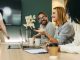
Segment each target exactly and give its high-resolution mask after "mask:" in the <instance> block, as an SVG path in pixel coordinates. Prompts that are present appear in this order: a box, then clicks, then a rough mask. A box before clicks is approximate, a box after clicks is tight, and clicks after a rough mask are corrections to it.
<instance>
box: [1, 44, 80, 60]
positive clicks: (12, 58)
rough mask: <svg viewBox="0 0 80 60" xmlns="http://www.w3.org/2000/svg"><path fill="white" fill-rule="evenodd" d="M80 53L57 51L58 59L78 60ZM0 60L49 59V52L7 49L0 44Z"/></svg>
mask: <svg viewBox="0 0 80 60" xmlns="http://www.w3.org/2000/svg"><path fill="white" fill-rule="evenodd" d="M79 59H80V54H70V53H59V59H58V60H79ZM0 60H49V54H30V53H27V52H25V51H24V50H22V49H7V45H6V44H2V45H0Z"/></svg>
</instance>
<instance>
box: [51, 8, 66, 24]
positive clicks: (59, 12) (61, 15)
mask: <svg viewBox="0 0 80 60" xmlns="http://www.w3.org/2000/svg"><path fill="white" fill-rule="evenodd" d="M52 19H53V21H54V22H55V23H56V24H57V25H63V24H64V23H65V22H66V21H67V19H66V11H65V9H64V8H63V7H55V8H53V13H52Z"/></svg>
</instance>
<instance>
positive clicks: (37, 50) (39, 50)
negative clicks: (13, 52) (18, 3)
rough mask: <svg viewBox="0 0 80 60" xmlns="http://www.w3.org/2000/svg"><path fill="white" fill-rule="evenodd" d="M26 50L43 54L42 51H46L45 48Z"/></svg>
mask: <svg viewBox="0 0 80 60" xmlns="http://www.w3.org/2000/svg"><path fill="white" fill-rule="evenodd" d="M25 51H26V52H29V53H34V54H44V53H47V50H45V49H28V50H25Z"/></svg>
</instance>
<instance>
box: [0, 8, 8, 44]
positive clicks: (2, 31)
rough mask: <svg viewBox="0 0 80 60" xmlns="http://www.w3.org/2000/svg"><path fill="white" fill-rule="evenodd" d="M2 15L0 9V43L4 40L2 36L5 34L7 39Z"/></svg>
mask: <svg viewBox="0 0 80 60" xmlns="http://www.w3.org/2000/svg"><path fill="white" fill-rule="evenodd" d="M2 16H3V11H2V10H1V9H0V43H1V42H4V41H5V39H4V36H6V37H7V38H8V39H9V36H8V34H7V31H6V27H5V24H4V22H3V17H2Z"/></svg>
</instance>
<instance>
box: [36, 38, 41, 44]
mask: <svg viewBox="0 0 80 60" xmlns="http://www.w3.org/2000/svg"><path fill="white" fill-rule="evenodd" d="M40 40H41V39H39V38H36V39H35V46H40Z"/></svg>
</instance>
